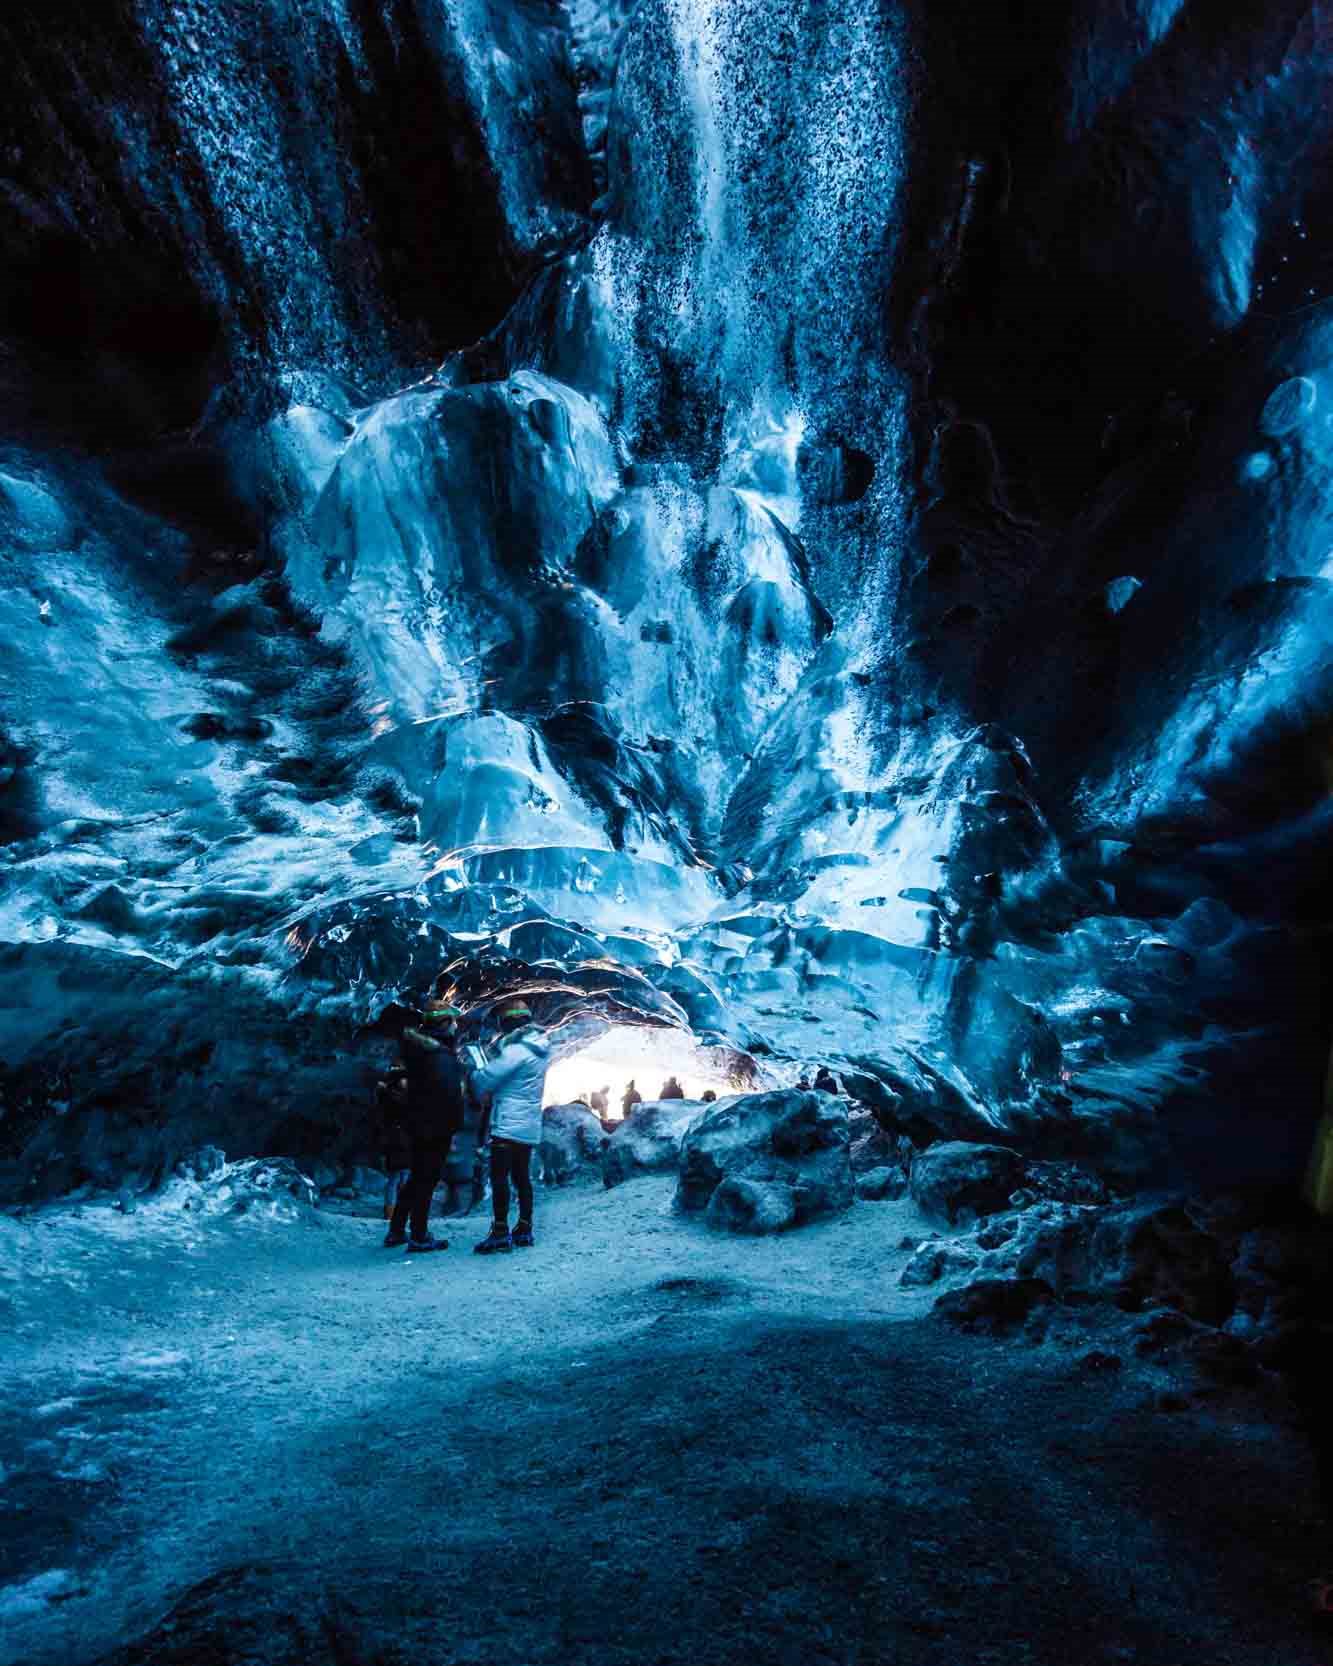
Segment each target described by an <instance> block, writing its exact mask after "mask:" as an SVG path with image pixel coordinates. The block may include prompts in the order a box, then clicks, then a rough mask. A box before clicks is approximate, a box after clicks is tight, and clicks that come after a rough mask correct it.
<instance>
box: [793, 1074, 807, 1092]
mask: <svg viewBox="0 0 1333 1666" xmlns="http://www.w3.org/2000/svg"><path fill="white" fill-rule="evenodd" d="M796 1091H797V1092H798V1093H809V1091H810V1078H809V1077H808V1076H802V1077H801V1079H800V1080H799V1081H798V1082H797V1084H796Z"/></svg>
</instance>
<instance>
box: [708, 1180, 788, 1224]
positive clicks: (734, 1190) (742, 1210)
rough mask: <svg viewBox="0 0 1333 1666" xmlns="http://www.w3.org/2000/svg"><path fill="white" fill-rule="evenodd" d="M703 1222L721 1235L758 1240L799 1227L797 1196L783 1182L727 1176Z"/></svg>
mask: <svg viewBox="0 0 1333 1666" xmlns="http://www.w3.org/2000/svg"><path fill="white" fill-rule="evenodd" d="M704 1219H705V1220H706V1221H707V1222H708V1224H709V1226H711V1227H714V1228H715V1229H716V1230H718V1231H720V1232H744V1233H750V1234H752V1235H754V1236H756V1237H759V1236H762V1235H763V1234H766V1233H770V1232H784V1231H786V1229H787V1228H788V1227H791V1226H795V1224H796V1198H795V1194H794V1193H793V1191H792V1189H791V1187H790V1186H788V1185H785V1184H784V1183H783V1182H782V1181H781V1180H756V1179H753V1178H752V1177H751V1176H749V1175H748V1174H732V1175H728V1176H727V1178H726V1179H725V1180H723V1181H722V1183H721V1185H719V1186H718V1188H717V1190H716V1191H715V1192H714V1193H713V1195H712V1197H711V1198H709V1200H708V1208H707V1209H706V1210H705V1212H704Z"/></svg>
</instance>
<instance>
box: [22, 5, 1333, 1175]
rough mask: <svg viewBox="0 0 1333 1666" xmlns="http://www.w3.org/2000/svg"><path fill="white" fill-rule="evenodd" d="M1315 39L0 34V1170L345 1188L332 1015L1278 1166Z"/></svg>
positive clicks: (492, 24) (1178, 32) (1301, 14)
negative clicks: (667, 1051)
mask: <svg viewBox="0 0 1333 1666" xmlns="http://www.w3.org/2000/svg"><path fill="white" fill-rule="evenodd" d="M1331 55H1333V6H1330V5H1328V4H1309V3H1308V0H1300V3H1296V0H1262V3H1250V4H1238V3H1237V0H1227V3H1226V4H1222V3H1221V0H1061V3H1058V4H1052V3H1051V0H1026V3H1015V4H1013V5H1009V6H1003V7H999V6H995V7H985V6H982V7H978V6H976V5H974V4H971V3H968V0H792V3H791V4H790V5H781V6H777V5H773V4H771V3H769V0H637V3H634V0H452V3H450V4H445V3H444V0H209V3H207V4H205V3H203V0H120V3H118V4H116V5H113V6H104V7H91V8H90V7H88V6H86V5H84V4H76V3H75V0H42V3H41V4H40V5H39V4H37V3H36V0H19V3H16V4H13V5H10V6H7V7H6V8H5V9H4V13H3V16H0V81H2V82H3V98H0V237H2V238H3V248H4V264H3V272H2V273H0V430H2V431H0V656H2V657H0V666H2V667H3V683H2V684H0V724H2V725H3V727H2V730H0V840H3V845H2V851H3V855H2V857H0V860H2V861H3V900H2V901H0V939H2V942H0V1056H2V1057H3V1062H4V1070H3V1090H4V1104H3V1121H0V1163H2V1164H3V1167H2V1169H0V1173H2V1174H3V1187H4V1189H5V1190H6V1192H7V1193H9V1194H11V1195H31V1194H32V1193H33V1192H34V1191H36V1192H43V1191H45V1192H49V1191H54V1190H60V1189H64V1188H68V1187H70V1186H74V1185H78V1184H80V1183H84V1182H89V1181H91V1182H93V1183H109V1182H111V1181H113V1180H114V1179H115V1178H116V1176H117V1175H119V1174H120V1173H123V1172H125V1171H126V1170H127V1169H132V1168H135V1167H136V1166H137V1167H139V1168H141V1169H142V1168H151V1167H152V1166H153V1165H154V1164H155V1163H159V1162H160V1161H161V1160H162V1158H163V1155H164V1154H170V1152H171V1151H172V1150H174V1149H176V1148H177V1147H180V1146H183V1145H186V1144H190V1143H197V1142H198V1140H199V1138H201V1137H211V1138H215V1139H217V1140H219V1141H220V1143H222V1144H224V1145H226V1146H227V1147H228V1148H229V1149H232V1150H256V1151H258V1150H271V1151H289V1152H298V1151H302V1150H309V1149H312V1148H313V1147H316V1146H318V1145H319V1144H320V1142H322V1141H330V1140H337V1139H341V1138H347V1137H350V1136H349V1135H348V1134H347V1130H348V1129H349V1128H351V1127H352V1126H353V1125H354V1123H355V1122H356V1120H357V1119H358V1118H359V1116H360V1115H361V1111H362V1108H363V1106H364V1102H365V1095H366V1080H367V1071H368V1069H369V1068H370V1063H371V1061H372V1060H373V1059H374V1058H375V1057H376V1056H377V1055H376V1052H375V1048H376V1046H377V1045H378V1046H379V1049H380V1052H382V1051H383V1041H384V1038H385V1037H386V1036H387V1035H388V1034H389V1031H390V1029H391V1027H392V1020H393V1014H394V1013H395V1012H397V1011H399V1010H401V1007H402V1006H403V1005H404V1004H406V1003H410V1002H411V1001H413V1000H416V999H418V998H420V996H421V995H422V994H423V993H424V991H425V989H426V988H427V987H428V985H429V983H430V981H431V980H432V979H433V978H434V977H435V976H436V975H437V974H439V972H440V971H441V969H442V968H444V967H448V968H450V969H451V970H450V972H449V981H450V983H451V986H452V987H454V988H455V989H456V990H457V992H458V993H459V995H460V997H461V998H463V999H464V1000H465V1002H466V1003H467V1004H469V1005H470V1006H473V1007H475V1010H476V1011H477V1012H478V1013H483V1014H484V1012H485V1011H486V1009H487V1008H486V1003H487V1001H488V999H489V998H490V997H492V996H494V995H495V994H497V993H498V992H502V991H506V990H511V989H514V988H520V987H521V988H524V989H527V990H529V991H533V992H535V993H536V995H537V997H538V998H539V999H540V1002H541V1003H542V1012H543V1014H544V1015H545V1016H554V1015H556V1014H557V1013H558V1012H562V1011H564V1010H566V1009H568V1008H569V1007H571V1006H572V1005H576V1004H582V1005H584V1006H585V1007H589V1008H590V1009H591V1010H593V1011H595V1012H597V1013H600V1014H602V1015H603V1016H604V1017H605V1018H606V1019H607V1020H608V1021H614V1022H622V1021H624V1020H625V1019H626V1018H627V1017H628V1018H630V1019H633V1018H636V1017H637V1018H640V1019H642V1020H643V1021H646V1022H651V1023H654V1024H673V1025H678V1026H684V1027H686V1028H688V1029H689V1030H691V1031H692V1032H693V1033H694V1035H695V1036H697V1037H698V1038H700V1039H701V1040H703V1041H705V1042H707V1043H709V1044H710V1045H716V1046H722V1047H726V1048H728V1049H731V1050H732V1051H733V1053H734V1054H735V1056H736V1057H737V1058H739V1059H741V1060H745V1059H750V1060H753V1061H754V1062H755V1064H756V1066H757V1067H758V1068H759V1069H760V1070H762V1071H768V1072H770V1073H773V1074H774V1075H776V1077H777V1079H785V1078H784V1077H783V1074H782V1073H783V1072H784V1071H788V1072H790V1073H793V1074H794V1073H795V1071H796V1070H797V1069H803V1068H805V1066H806V1065H807V1064H808V1063H810V1062H813V1061H820V1060H828V1061H831V1062H834V1063H836V1064H837V1065H838V1066H839V1067H840V1068H842V1069H844V1070H846V1071H847V1072H848V1077H849V1080H850V1081H851V1082H853V1083H854V1084H855V1085H856V1086H857V1090H858V1091H859V1092H860V1093H861V1094H862V1095H863V1096H865V1097H867V1098H869V1099H871V1100H872V1101H874V1102H875V1103H877V1104H878V1105H880V1107H881V1108H882V1109H884V1110H885V1112H886V1114H890V1113H891V1114H893V1115H896V1116H899V1117H900V1118H901V1119H902V1122H903V1124H904V1126H908V1127H912V1128H919V1129H923V1130H931V1129H934V1130H941V1131H947V1132H950V1133H956V1132H961V1133H965V1134H966V1133H971V1134H984V1133H985V1132H987V1131H993V1130H997V1129H998V1130H1002V1131H1003V1132H1004V1134H1005V1137H1006V1138H1009V1139H1011V1140H1014V1141H1025V1140H1027V1141H1033V1142H1038V1143H1042V1144H1044V1145H1047V1146H1055V1147H1060V1148H1066V1149H1075V1148H1076V1149H1080V1150H1084V1151H1086V1152H1089V1153H1091V1154H1094V1155H1096V1156H1099V1157H1101V1158H1102V1159H1103V1160H1104V1161H1106V1162H1107V1163H1108V1164H1109V1165H1111V1166H1114V1167H1118V1168H1120V1169H1121V1170H1124V1171H1126V1172H1130V1171H1132V1172H1135V1173H1141V1174H1149V1173H1152V1172H1153V1171H1154V1170H1155V1169H1160V1168H1161V1167H1162V1166H1163V1165H1167V1164H1174V1165H1177V1166H1179V1165H1190V1166H1192V1167H1194V1168H1196V1169H1200V1168H1208V1167H1214V1168H1215V1167H1222V1168H1227V1169H1229V1170H1230V1171H1232V1172H1243V1173H1260V1172H1264V1171H1267V1170H1271V1169H1284V1168H1287V1169H1289V1168H1290V1167H1291V1166H1292V1165H1293V1164H1294V1163H1296V1162H1298V1161H1299V1158H1300V1153H1301V1150H1302V1147H1303V1144H1304V1142H1306V1141H1307V1140H1308V1138H1309V1134H1310V1131H1311V1129H1312V1126H1313V1122H1314V1119H1315V1116H1316V1111H1317V1103H1318V1097H1319V1087H1320V1080H1321V1075H1322V1070H1323V1066H1324V1061H1325V1059H1326V1056H1327V1049H1328V1032H1329V1027H1330V1014H1329V1012H1328V1002H1327V998H1326V995H1325V989H1324V982H1325V979H1324V972H1325V963H1326V958H1327V948H1326V943H1327V929H1328V924H1329V921H1330V914H1331V910H1330V902H1331V901H1333V898H1330V889H1329V873H1328V851H1329V848H1330V821H1331V813H1330V798H1329V789H1330V785H1333V660H1331V659H1330V656H1329V653H1328V645H1329V638H1330V633H1331V631H1333V601H1331V599H1330V598H1331V597H1333V584H1331V581H1333V493H1331V491H1330V488H1331V486H1333V469H1331V467H1330V464H1331V462H1333V302H1330V300H1329V299H1328V297H1329V296H1330V294H1331V293H1333V253H1331V252H1330V245H1329V239H1328V235H1327V226H1328V224H1329V218H1330V210H1331V209H1333V172H1331V171H1330V160H1331V158H1333V146H1331V142H1330V141H1331V138H1333V135H1331V133H1330V122H1331V120H1333V105H1331V104H1330V101H1329V99H1328V97H1327V86H1328V84H1329V83H1328V75H1329V70H1330V57H1331Z"/></svg>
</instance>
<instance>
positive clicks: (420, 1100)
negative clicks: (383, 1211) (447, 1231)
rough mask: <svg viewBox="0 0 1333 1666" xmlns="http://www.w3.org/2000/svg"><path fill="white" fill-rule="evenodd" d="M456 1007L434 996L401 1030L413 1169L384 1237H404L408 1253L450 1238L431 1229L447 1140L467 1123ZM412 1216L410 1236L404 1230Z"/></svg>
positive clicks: (390, 1243)
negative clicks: (414, 1021) (417, 1019)
mask: <svg viewBox="0 0 1333 1666" xmlns="http://www.w3.org/2000/svg"><path fill="white" fill-rule="evenodd" d="M461 1017H462V1013H460V1012H459V1011H458V1009H457V1007H452V1006H450V1005H449V1003H448V1002H447V1001H444V1000H441V999H439V998H438V997H434V996H433V997H432V998H431V999H430V1000H429V1001H427V1003H426V1010H425V1012H424V1013H423V1014H422V1018H421V1022H420V1023H419V1024H410V1025H408V1027H407V1028H406V1029H405V1030H404V1031H403V1060H404V1063H405V1065H406V1068H407V1103H406V1106H405V1116H404V1121H405V1123H406V1126H407V1131H408V1137H409V1139H410V1141H411V1146H412V1172H411V1174H410V1175H409V1177H408V1181H407V1185H406V1186H405V1187H404V1188H403V1189H402V1191H401V1192H400V1193H399V1195H398V1201H397V1203H396V1204H395V1205H394V1211H393V1217H392V1219H391V1220H390V1222H389V1230H388V1232H387V1233H386V1234H385V1238H384V1243H385V1247H386V1248H388V1249H393V1248H395V1247H396V1246H397V1245H399V1244H402V1243H406V1245H407V1248H408V1253H409V1254H414V1253H415V1254H418V1255H422V1254H426V1253H427V1252H428V1251H430V1250H442V1249H448V1247H449V1240H448V1239H447V1238H434V1237H432V1236H431V1234H430V1231H429V1223H430V1204H431V1199H432V1198H433V1197H434V1195H435V1188H436V1186H437V1185H438V1184H439V1180H440V1175H441V1174H442V1173H443V1172H444V1160H445V1157H446V1156H447V1154H448V1151H449V1143H450V1141H451V1140H452V1139H453V1137H454V1135H455V1133H457V1131H458V1129H459V1128H461V1127H462V1125H463V1094H464V1088H465V1078H464V1073H463V1064H462V1060H461V1059H460V1058H459V1056H458V1051H457V1048H458V1020H459V1019H460V1018H461ZM409 1219H410V1222H411V1236H410V1237H408V1236H407V1232H406V1231H405V1230H404V1229H405V1228H407V1227H408V1223H409Z"/></svg>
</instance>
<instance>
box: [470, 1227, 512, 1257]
mask: <svg viewBox="0 0 1333 1666" xmlns="http://www.w3.org/2000/svg"><path fill="white" fill-rule="evenodd" d="M513 1247H514V1241H513V1239H512V1238H511V1237H510V1236H509V1228H508V1227H507V1226H492V1228H491V1230H490V1231H489V1232H488V1233H487V1235H486V1236H485V1237H484V1238H483V1239H482V1240H481V1242H480V1243H479V1244H473V1246H472V1248H473V1250H474V1251H475V1253H476V1254H477V1255H497V1254H498V1255H508V1254H509V1252H510V1250H511V1249H513Z"/></svg>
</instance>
